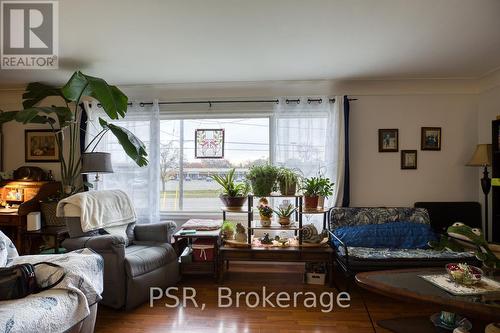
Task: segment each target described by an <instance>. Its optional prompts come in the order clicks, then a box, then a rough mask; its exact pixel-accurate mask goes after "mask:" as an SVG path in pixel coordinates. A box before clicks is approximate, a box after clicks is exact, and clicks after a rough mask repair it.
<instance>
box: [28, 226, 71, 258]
mask: <svg viewBox="0 0 500 333" xmlns="http://www.w3.org/2000/svg"><path fill="white" fill-rule="evenodd" d="M43 236H49V237H54V253H55V254H59V248H60V247H61V242H62V241H63V240H65V239H66V238H67V237H68V236H69V234H68V228H67V227H66V226H50V227H43V228H41V229H39V230H34V231H25V232H24V239H25V242H26V249H27V252H28V254H38V252H36V251H34V250H33V246H32V243H33V240H36V239H40V238H42V237H43Z"/></svg>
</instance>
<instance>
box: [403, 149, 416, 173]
mask: <svg viewBox="0 0 500 333" xmlns="http://www.w3.org/2000/svg"><path fill="white" fill-rule="evenodd" d="M416 168H417V151H416V150H401V169H403V170H408V169H416Z"/></svg>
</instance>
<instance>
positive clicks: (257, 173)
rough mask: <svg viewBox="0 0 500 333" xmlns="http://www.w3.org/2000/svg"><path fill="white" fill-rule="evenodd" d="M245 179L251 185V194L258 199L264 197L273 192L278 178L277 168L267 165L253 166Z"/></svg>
mask: <svg viewBox="0 0 500 333" xmlns="http://www.w3.org/2000/svg"><path fill="white" fill-rule="evenodd" d="M246 177H247V179H248V180H250V182H251V183H252V191H253V194H254V195H255V196H258V197H266V196H269V194H271V192H272V191H273V188H274V185H275V183H276V179H277V177H278V168H277V167H275V166H273V165H269V164H265V165H254V166H252V167H251V168H250V170H249V171H248V173H247V176H246Z"/></svg>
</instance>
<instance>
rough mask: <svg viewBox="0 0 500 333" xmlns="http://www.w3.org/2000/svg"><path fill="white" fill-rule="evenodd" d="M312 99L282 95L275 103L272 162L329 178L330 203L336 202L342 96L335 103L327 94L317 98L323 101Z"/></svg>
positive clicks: (341, 155)
mask: <svg viewBox="0 0 500 333" xmlns="http://www.w3.org/2000/svg"><path fill="white" fill-rule="evenodd" d="M309 98H310V97H287V98H285V97H283V98H280V101H279V104H277V105H276V106H275V109H274V116H273V121H274V126H273V128H274V133H273V140H272V141H274V142H273V143H272V149H273V155H272V156H273V157H274V161H272V162H273V163H274V164H276V165H283V166H286V167H289V168H296V169H299V170H301V171H302V174H303V176H304V177H312V176H317V175H318V174H321V175H323V176H325V177H328V178H330V180H331V181H332V182H333V183H335V187H334V195H333V197H332V198H329V200H328V202H327V204H329V205H332V204H337V202H338V198H339V196H341V193H342V188H343V181H342V177H340V176H339V175H341V174H343V169H342V168H343V167H344V164H343V159H344V153H343V151H344V149H343V146H344V141H343V135H342V134H341V133H342V132H343V116H342V114H343V112H342V108H341V107H340V106H339V104H340V103H339V102H341V101H342V97H337V98H336V99H335V102H334V103H333V102H330V101H329V98H328V97H327V96H321V97H314V99H315V100H321V102H319V101H308V99H309ZM287 99H288V100H289V102H288V103H287ZM297 99H298V100H299V103H297V102H296V100H297ZM339 185H340V186H339Z"/></svg>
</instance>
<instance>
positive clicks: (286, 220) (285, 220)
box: [278, 217, 290, 226]
mask: <svg viewBox="0 0 500 333" xmlns="http://www.w3.org/2000/svg"><path fill="white" fill-rule="evenodd" d="M278 222H279V224H281V225H283V226H286V225H289V224H290V217H280V218H279V220H278Z"/></svg>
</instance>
